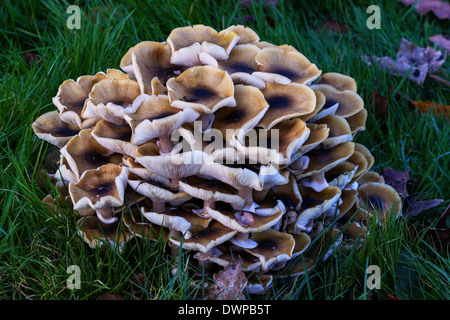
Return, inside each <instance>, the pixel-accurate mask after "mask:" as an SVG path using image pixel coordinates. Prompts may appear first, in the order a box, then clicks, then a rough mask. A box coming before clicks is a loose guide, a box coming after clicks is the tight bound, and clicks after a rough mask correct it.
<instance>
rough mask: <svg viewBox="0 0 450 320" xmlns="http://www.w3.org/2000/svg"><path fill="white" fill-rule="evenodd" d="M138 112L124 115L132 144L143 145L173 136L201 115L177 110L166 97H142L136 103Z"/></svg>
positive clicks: (186, 110) (144, 95) (187, 110)
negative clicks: (159, 138)
mask: <svg viewBox="0 0 450 320" xmlns="http://www.w3.org/2000/svg"><path fill="white" fill-rule="evenodd" d="M134 105H135V106H136V108H137V109H136V112H134V113H132V114H126V115H124V119H125V120H126V121H127V122H128V124H129V125H130V127H131V129H132V130H133V134H132V136H131V142H132V143H133V144H136V145H140V144H143V143H145V142H147V141H149V140H152V139H154V138H158V137H160V136H169V137H170V136H171V135H172V133H173V132H174V131H175V130H176V129H178V128H179V127H181V126H182V125H183V124H184V123H186V122H193V121H195V120H196V119H197V118H198V117H199V116H200V114H199V113H198V112H196V111H194V110H192V109H183V110H180V109H177V108H174V107H172V106H170V102H169V97H168V96H166V95H158V96H155V95H151V96H150V95H147V94H143V95H140V96H139V97H138V98H137V99H136V100H135V102H134Z"/></svg>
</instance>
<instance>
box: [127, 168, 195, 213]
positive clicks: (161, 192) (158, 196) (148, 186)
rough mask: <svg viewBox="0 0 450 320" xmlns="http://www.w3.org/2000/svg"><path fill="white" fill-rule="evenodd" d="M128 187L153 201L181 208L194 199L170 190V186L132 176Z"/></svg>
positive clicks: (184, 193) (183, 193)
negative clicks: (183, 204) (180, 206)
mask: <svg viewBox="0 0 450 320" xmlns="http://www.w3.org/2000/svg"><path fill="white" fill-rule="evenodd" d="M128 185H129V186H130V187H131V188H133V190H135V191H136V192H138V193H140V194H142V195H144V196H146V197H148V198H150V199H151V200H152V201H163V202H170V203H171V204H172V205H173V206H179V205H180V204H182V203H184V202H186V201H188V200H190V199H191V198H192V196H190V195H189V194H187V193H186V192H177V191H176V190H173V189H172V188H170V184H164V183H162V182H160V181H152V180H142V179H140V178H139V177H136V176H132V175H131V176H130V177H129V178H128Z"/></svg>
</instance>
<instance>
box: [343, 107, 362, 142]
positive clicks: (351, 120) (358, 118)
mask: <svg viewBox="0 0 450 320" xmlns="http://www.w3.org/2000/svg"><path fill="white" fill-rule="evenodd" d="M345 120H346V121H347V122H348V125H349V126H350V130H351V131H352V135H353V136H355V135H356V134H357V133H358V132H361V131H364V130H366V120H367V109H366V108H363V109H362V110H361V111H359V112H357V113H355V114H354V115H352V116H350V117H347V118H345Z"/></svg>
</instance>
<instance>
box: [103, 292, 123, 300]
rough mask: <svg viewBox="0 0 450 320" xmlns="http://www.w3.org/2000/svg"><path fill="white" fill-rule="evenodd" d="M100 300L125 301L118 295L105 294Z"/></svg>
mask: <svg viewBox="0 0 450 320" xmlns="http://www.w3.org/2000/svg"><path fill="white" fill-rule="evenodd" d="M98 299H99V300H123V297H122V296H121V295H120V294H118V293H115V294H110V293H104V294H102V295H101V296H100V297H99V298H98Z"/></svg>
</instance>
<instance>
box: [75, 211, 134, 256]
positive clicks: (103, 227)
mask: <svg viewBox="0 0 450 320" xmlns="http://www.w3.org/2000/svg"><path fill="white" fill-rule="evenodd" d="M119 225H120V224H119V222H116V223H114V224H105V223H103V222H102V221H100V219H98V218H97V217H96V216H89V217H82V218H81V219H79V220H78V221H77V226H78V234H79V235H80V236H81V237H82V238H83V239H84V241H85V242H86V243H87V244H88V245H89V247H91V248H97V247H101V246H102V245H103V244H104V242H105V240H106V241H107V242H109V243H110V244H111V245H114V244H117V245H119V250H122V248H123V245H124V243H125V242H126V241H128V240H130V239H132V238H133V235H132V234H131V233H130V232H129V231H128V230H124V231H123V232H122V231H121V230H120V228H119Z"/></svg>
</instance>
